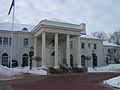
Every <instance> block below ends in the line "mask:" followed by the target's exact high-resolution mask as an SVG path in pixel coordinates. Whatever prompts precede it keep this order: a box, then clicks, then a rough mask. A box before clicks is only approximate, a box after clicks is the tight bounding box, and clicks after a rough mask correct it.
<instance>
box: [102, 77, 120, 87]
mask: <svg viewBox="0 0 120 90" xmlns="http://www.w3.org/2000/svg"><path fill="white" fill-rule="evenodd" d="M103 83H104V84H108V85H111V86H113V87H117V88H120V76H118V77H115V78H112V79H109V80H105V81H104V82H103Z"/></svg>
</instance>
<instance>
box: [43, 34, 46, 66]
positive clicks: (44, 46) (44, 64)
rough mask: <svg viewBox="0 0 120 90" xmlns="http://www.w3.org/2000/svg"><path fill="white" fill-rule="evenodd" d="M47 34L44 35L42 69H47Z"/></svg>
mask: <svg viewBox="0 0 120 90" xmlns="http://www.w3.org/2000/svg"><path fill="white" fill-rule="evenodd" d="M45 57H46V33H45V32H43V33H42V68H47V66H46V58H45Z"/></svg>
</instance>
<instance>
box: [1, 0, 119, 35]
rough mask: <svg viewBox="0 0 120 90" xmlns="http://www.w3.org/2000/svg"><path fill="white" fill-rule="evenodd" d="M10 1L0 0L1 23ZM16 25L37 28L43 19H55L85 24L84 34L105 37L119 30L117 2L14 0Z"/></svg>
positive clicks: (116, 0)
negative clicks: (97, 32) (85, 32)
mask: <svg viewBox="0 0 120 90" xmlns="http://www.w3.org/2000/svg"><path fill="white" fill-rule="evenodd" d="M11 2H12V0H0V22H10V21H11V16H12V14H11V15H9V16H8V15H7V13H8V10H9V7H10V4H11ZM15 4H16V9H15V22H16V23H23V24H33V25H36V24H37V23H39V22H40V20H42V19H52V18H58V19H61V20H64V21H66V22H71V23H77V24H80V23H86V24H87V32H88V33H90V32H93V31H104V32H107V33H110V32H114V31H115V30H119V29H120V0H15Z"/></svg>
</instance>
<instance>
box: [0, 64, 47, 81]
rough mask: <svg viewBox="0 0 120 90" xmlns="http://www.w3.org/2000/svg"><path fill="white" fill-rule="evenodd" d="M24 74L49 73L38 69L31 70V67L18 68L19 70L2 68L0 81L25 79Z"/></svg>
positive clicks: (0, 67)
mask: <svg viewBox="0 0 120 90" xmlns="http://www.w3.org/2000/svg"><path fill="white" fill-rule="evenodd" d="M24 73H29V74H34V75H47V71H45V70H42V69H39V70H38V69H37V68H32V70H29V67H24V68H23V67H17V68H8V67H4V66H2V65H1V66H0V80H11V79H17V78H21V77H23V76H24V75H23V74H24Z"/></svg>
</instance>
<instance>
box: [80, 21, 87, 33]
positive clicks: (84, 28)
mask: <svg viewBox="0 0 120 90" xmlns="http://www.w3.org/2000/svg"><path fill="white" fill-rule="evenodd" d="M80 28H81V29H82V30H83V31H82V32H81V34H84V35H86V24H85V23H81V24H80Z"/></svg>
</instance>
